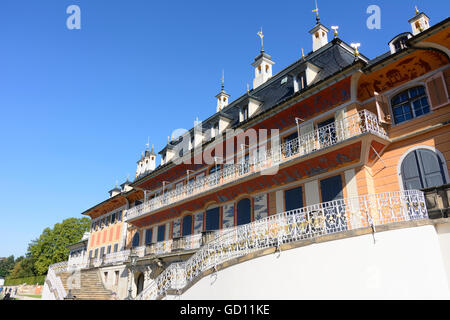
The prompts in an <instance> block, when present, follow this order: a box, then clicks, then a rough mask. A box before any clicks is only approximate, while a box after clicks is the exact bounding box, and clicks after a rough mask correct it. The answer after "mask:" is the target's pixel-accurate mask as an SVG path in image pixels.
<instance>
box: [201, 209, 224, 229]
mask: <svg viewBox="0 0 450 320" xmlns="http://www.w3.org/2000/svg"><path fill="white" fill-rule="evenodd" d="M219 221H220V208H214V209H210V210H207V211H206V225H205V230H206V231H212V230H219Z"/></svg>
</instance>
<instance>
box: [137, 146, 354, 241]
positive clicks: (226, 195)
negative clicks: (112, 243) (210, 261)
mask: <svg viewBox="0 0 450 320" xmlns="http://www.w3.org/2000/svg"><path fill="white" fill-rule="evenodd" d="M361 147H362V146H361V142H357V143H354V144H351V145H348V146H345V147H343V148H340V149H338V150H335V151H331V152H329V153H327V154H325V155H322V156H318V157H315V158H313V159H310V160H306V161H302V162H300V163H298V164H295V165H292V166H290V167H287V168H284V169H281V170H280V171H279V172H278V174H276V175H272V176H261V175H258V176H256V177H255V179H253V180H249V181H246V183H242V184H238V185H235V186H232V187H229V188H221V189H220V190H217V191H216V192H214V193H211V194H208V195H205V196H203V197H199V198H196V199H194V200H193V201H189V202H185V203H182V204H180V205H179V206H175V207H172V208H170V209H168V210H164V211H161V212H158V213H155V214H152V215H150V216H147V217H144V218H142V219H139V220H137V221H133V222H132V223H133V224H134V225H136V226H138V227H145V226H149V225H154V224H157V223H160V222H162V221H168V220H172V219H176V218H179V216H180V212H195V211H198V210H202V208H203V207H204V204H205V203H208V202H216V203H221V202H228V201H231V200H233V199H235V198H236V197H237V196H239V195H241V194H245V193H246V194H253V193H255V192H258V191H261V190H264V189H266V188H269V187H271V186H273V185H279V186H281V185H283V184H286V183H290V182H293V181H298V180H301V179H304V178H306V177H313V176H315V175H318V174H322V173H326V172H328V171H331V170H336V169H338V168H340V167H343V166H348V165H350V164H354V163H356V162H358V161H359V160H360V157H361ZM200 214H201V213H200ZM199 219H201V220H199ZM195 223H199V226H200V227H203V216H202V218H197V217H196V218H195ZM199 232H201V231H199Z"/></svg>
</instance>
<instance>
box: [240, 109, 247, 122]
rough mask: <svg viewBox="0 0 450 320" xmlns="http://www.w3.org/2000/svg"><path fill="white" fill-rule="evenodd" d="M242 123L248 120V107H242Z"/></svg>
mask: <svg viewBox="0 0 450 320" xmlns="http://www.w3.org/2000/svg"><path fill="white" fill-rule="evenodd" d="M241 112H242V121H246V120H248V106H244V107H242V111H241Z"/></svg>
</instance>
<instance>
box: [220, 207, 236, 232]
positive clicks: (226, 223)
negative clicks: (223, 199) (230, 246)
mask: <svg viewBox="0 0 450 320" xmlns="http://www.w3.org/2000/svg"><path fill="white" fill-rule="evenodd" d="M222 226H223V229H226V228H231V227H233V226H234V204H233V203H231V204H226V205H224V206H223V224H222Z"/></svg>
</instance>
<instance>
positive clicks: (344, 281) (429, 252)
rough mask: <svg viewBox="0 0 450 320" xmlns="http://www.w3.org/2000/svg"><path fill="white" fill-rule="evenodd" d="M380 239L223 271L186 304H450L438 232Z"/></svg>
mask: <svg viewBox="0 0 450 320" xmlns="http://www.w3.org/2000/svg"><path fill="white" fill-rule="evenodd" d="M375 236H376V244H374V241H373V238H372V235H364V236H359V237H354V238H347V239H342V240H335V241H330V242H324V243H319V244H314V245H309V246H305V247H301V248H297V249H293V250H287V251H283V252H282V253H281V255H280V257H279V258H277V255H276V254H271V255H268V256H264V257H260V258H257V259H254V260H250V261H247V262H244V263H241V264H238V265H235V266H232V267H229V268H227V269H224V270H222V271H220V272H219V273H218V274H217V279H216V280H215V282H214V283H213V284H212V282H213V280H214V277H212V276H207V277H206V278H203V279H201V280H200V281H199V282H198V283H196V284H195V285H194V286H193V287H192V288H190V289H189V290H188V291H187V292H185V293H184V294H183V295H182V296H181V299H194V300H197V299H205V300H210V299H238V300H239V299H449V298H450V295H449V289H448V286H447V276H446V273H445V269H444V265H443V260H442V255H441V251H440V246H439V238H438V236H437V234H436V231H435V228H434V227H433V226H422V227H416V228H409V229H400V230H394V231H386V232H381V233H377V234H376V235H375ZM167 298H168V299H170V298H171V297H167ZM176 298H178V297H176Z"/></svg>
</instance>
